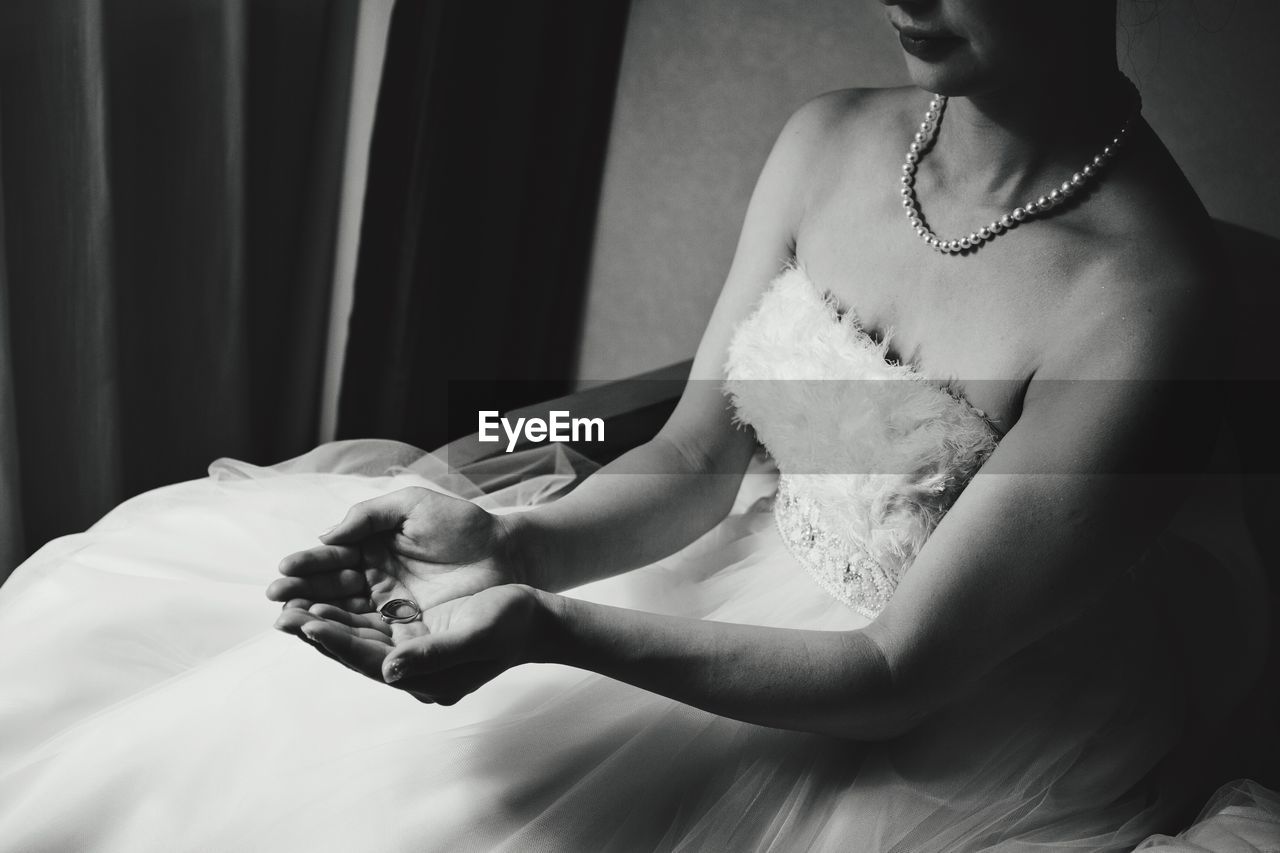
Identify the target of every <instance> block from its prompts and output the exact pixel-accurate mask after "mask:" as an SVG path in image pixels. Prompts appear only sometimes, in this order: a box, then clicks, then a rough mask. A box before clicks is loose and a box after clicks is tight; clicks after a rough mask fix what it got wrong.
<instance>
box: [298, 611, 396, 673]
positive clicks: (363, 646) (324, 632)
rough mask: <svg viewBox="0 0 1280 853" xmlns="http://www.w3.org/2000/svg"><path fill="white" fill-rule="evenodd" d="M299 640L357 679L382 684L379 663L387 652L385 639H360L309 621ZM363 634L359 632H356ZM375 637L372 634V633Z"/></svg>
mask: <svg viewBox="0 0 1280 853" xmlns="http://www.w3.org/2000/svg"><path fill="white" fill-rule="evenodd" d="M301 630H302V636H303V637H305V638H306V639H307V640H309V641H310V642H312V643H314V644H315V645H316V646H318V647H319V648H320V650H321V651H324V652H326V653H328V654H329V655H331V656H333V657H334V658H336V659H337V660H339V661H341V662H342V663H343V664H346V665H347V666H348V667H350V668H351V669H354V670H355V671H356V672H358V673H360V674H361V675H365V676H368V677H369V678H372V679H374V680H375V681H381V680H382V661H383V660H384V659H385V658H386V656H387V650H388V649H389V648H390V645H389V642H388V640H387V638H386V637H383V636H382V635H379V637H380V639H372V638H370V637H367V636H360V635H358V634H357V633H356V630H357V629H352V628H349V627H347V626H345V625H339V624H337V623H335V622H329V621H327V620H324V619H312V620H311V621H309V622H307V623H306V624H305V625H303V626H302V629H301ZM360 630H363V629H360ZM374 633H376V632H374Z"/></svg>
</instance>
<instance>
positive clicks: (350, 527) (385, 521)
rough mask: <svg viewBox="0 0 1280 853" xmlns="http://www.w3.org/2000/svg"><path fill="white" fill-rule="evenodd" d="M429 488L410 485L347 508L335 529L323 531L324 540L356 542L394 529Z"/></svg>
mask: <svg viewBox="0 0 1280 853" xmlns="http://www.w3.org/2000/svg"><path fill="white" fill-rule="evenodd" d="M425 492H426V489H423V488H419V487H409V488H407V489H400V490H399V491H397V492H392V493H390V494H387V495H380V496H378V497H376V498H370V499H369V500H367V501H361V502H360V503H358V504H356V505H355V506H353V507H351V509H349V510H347V515H346V517H345V518H343V519H342V521H340V522H338V524H337V525H336V526H335V527H333V529H331V530H328V531H326V532H324V533H323V534H321V535H320V541H321V542H323V543H325V544H326V545H342V544H353V543H356V542H359V541H360V540H362V539H367V538H368V537H370V536H373V535H374V534H377V533H382V532H384V531H387V530H394V529H396V528H398V527H399V526H400V523H401V522H402V521H404V519H405V517H406V516H407V515H408V514H409V511H410V510H412V509H413V507H414V506H416V505H417V504H418V503H419V502H420V501H421V500H422V496H423V493H425Z"/></svg>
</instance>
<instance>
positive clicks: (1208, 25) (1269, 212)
mask: <svg viewBox="0 0 1280 853" xmlns="http://www.w3.org/2000/svg"><path fill="white" fill-rule="evenodd" d="M1121 4H1122V10H1121V15H1122V20H1123V21H1124V23H1125V25H1126V26H1125V27H1123V28H1122V30H1121V32H1120V37H1119V44H1120V54H1121V57H1122V59H1123V62H1124V67H1125V69H1126V71H1128V72H1129V73H1130V75H1131V76H1132V77H1133V78H1134V80H1135V82H1136V83H1138V85H1139V87H1140V88H1141V90H1142V92H1143V98H1144V104H1145V115H1146V117H1147V119H1148V121H1150V123H1151V124H1152V125H1153V126H1154V127H1155V128H1156V130H1157V131H1158V132H1159V133H1160V134H1161V136H1162V137H1163V138H1164V140H1165V142H1166V144H1168V146H1169V147H1170V149H1171V150H1172V151H1173V154H1174V156H1175V157H1176V158H1177V159H1178V162H1179V163H1180V164H1181V165H1182V167H1183V169H1184V170H1185V171H1186V173H1187V175H1188V177H1189V178H1190V179H1191V182H1192V184H1193V185H1194V186H1195V187H1196V188H1197V190H1198V191H1199V192H1200V195H1201V197H1202V198H1203V199H1204V201H1205V204H1206V206H1207V207H1208V208H1209V211H1210V212H1211V213H1212V214H1213V215H1215V216H1217V217H1220V218H1222V219H1226V220H1228V221H1232V222H1235V223H1238V224H1241V225H1246V226H1248V227H1251V228H1255V229H1258V230H1260V231H1263V232H1265V233H1267V234H1270V235H1272V236H1280V205H1278V204H1276V203H1275V196H1276V193H1277V191H1278V190H1280V181H1278V180H1277V174H1278V173H1280V166H1278V165H1277V163H1276V153H1275V152H1276V151H1277V148H1280V118H1278V117H1277V113H1276V111H1275V109H1274V105H1275V104H1276V103H1277V102H1280V61H1277V55H1276V52H1275V48H1274V44H1273V40H1274V35H1275V33H1277V32H1280V3H1275V2H1274V0H1238V2H1232V0H1164V2H1151V0H1121ZM905 82H907V81H906V76H905V72H904V70H903V65H902V59H901V54H900V49H899V48H898V45H897V42H896V41H895V39H894V38H893V33H892V30H891V29H890V28H889V26H888V24H887V23H886V22H885V16H884V9H883V7H882V6H881V4H880V3H878V2H873V0H633V2H632V8H631V18H630V22H629V29H628V33H627V45H626V50H625V53H624V56H623V67H622V73H621V79H620V81H619V87H618V100H617V105H616V107H615V115H614V124H613V134H612V138H611V141H610V148H609V154H608V162H607V166H606V173H605V180H604V186H603V191H602V198H601V206H600V213H599V221H598V224H597V234H596V244H595V252H594V258H593V261H592V267H591V277H590V285H589V291H588V298H587V309H586V320H585V325H584V336H583V341H582V347H581V353H580V357H579V367H578V378H579V379H581V380H597V379H612V378H618V377H621V376H627V375H631V374H634V373H637V372H640V371H643V370H647V369H651V368H654V367H659V366H662V365H664V364H669V363H671V362H674V361H679V360H681V359H685V358H688V357H689V356H691V355H692V353H693V350H694V348H695V346H696V345H697V341H698V338H699V336H700V335H701V332H702V327H703V325H704V324H705V323H706V319H707V317H708V316H709V314H710V312H711V306H712V304H713V302H714V300H715V298H716V295H717V293H718V292H719V289H720V286H721V284H722V282H723V277H724V274H725V272H726V271H727V270H728V267H729V262H730V260H731V258H732V254H733V249H734V245H735V242H736V240H737V232H738V228H739V226H740V224H741V219H742V216H743V214H744V212H745V210H746V205H747V201H748V198H749V197H750V193H751V189H752V186H753V184H754V181H755V178H756V175H757V173H758V172H759V169H760V167H761V166H762V165H763V163H764V159H765V157H766V156H767V154H768V152H769V147H770V145H771V144H772V142H773V139H774V136H775V135H776V134H777V132H778V130H779V129H780V128H781V126H782V123H783V122H784V121H785V120H786V118H787V116H788V115H790V113H791V111H792V110H794V109H795V107H796V106H797V105H799V104H800V103H801V102H803V101H804V100H806V99H807V98H808V97H810V96H812V95H814V94H817V93H819V92H822V91H826V90H829V89H836V88H843V87H847V86H883V85H898V84H901V83H905Z"/></svg>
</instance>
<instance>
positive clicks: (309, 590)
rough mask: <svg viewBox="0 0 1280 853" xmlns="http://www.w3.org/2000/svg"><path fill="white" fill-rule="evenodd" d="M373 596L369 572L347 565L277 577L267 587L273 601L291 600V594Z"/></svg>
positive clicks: (337, 597)
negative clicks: (295, 575) (299, 575)
mask: <svg viewBox="0 0 1280 853" xmlns="http://www.w3.org/2000/svg"><path fill="white" fill-rule="evenodd" d="M368 597H369V584H368V581H367V580H366V579H365V573H364V572H362V571H359V570H357V569H343V570H341V571H338V572H326V573H324V574H318V575H307V576H306V577H284V578H276V579H275V580H274V581H272V582H271V584H270V585H269V586H268V587H267V598H269V599H271V600H272V601H288V600H289V599H291V598H307V599H310V600H312V601H338V600H341V599H362V598H368Z"/></svg>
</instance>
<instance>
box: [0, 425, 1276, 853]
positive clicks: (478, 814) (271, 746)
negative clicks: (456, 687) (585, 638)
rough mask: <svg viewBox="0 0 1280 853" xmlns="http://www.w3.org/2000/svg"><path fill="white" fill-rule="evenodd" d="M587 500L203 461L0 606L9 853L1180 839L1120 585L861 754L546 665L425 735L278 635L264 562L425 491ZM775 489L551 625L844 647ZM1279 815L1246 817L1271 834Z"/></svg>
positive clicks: (342, 454)
mask: <svg viewBox="0 0 1280 853" xmlns="http://www.w3.org/2000/svg"><path fill="white" fill-rule="evenodd" d="M581 470H582V464H581V460H579V459H573V458H570V457H569V456H568V455H567V454H566V453H564V452H563V451H560V450H544V451H537V452H532V453H526V454H513V455H511V456H504V457H500V458H499V459H497V460H493V461H490V462H486V463H481V464H480V465H478V466H474V467H473V468H471V469H469V470H466V471H463V472H461V473H459V472H451V471H450V470H449V469H448V468H447V467H446V466H445V465H444V464H443V463H442V462H441V461H440V460H439V459H437V458H436V457H434V456H431V455H427V454H422V453H421V452H420V451H417V450H415V449H413V448H410V447H407V446H405V445H399V444H395V443H391V442H348V443H338V444H333V445H326V446H323V447H321V448H318V449H317V450H315V451H313V452H312V453H310V454H307V455H306V456H304V457H300V458H299V459H296V460H292V461H290V462H288V463H284V464H281V465H278V466H275V467H273V468H259V467H255V466H252V465H248V464H245V463H240V462H235V461H231V460H220V461H218V462H217V463H215V464H214V465H213V466H212V468H211V469H210V476H209V477H208V478H207V479H204V480H198V481H193V482H189V483H182V484H178V485H175V486H171V487H167V488H163V489H159V490H156V491H154V492H150V493H147V494H145V495H142V496H139V497H138V498H135V499H133V500H130V501H128V502H126V503H125V504H123V505H121V506H120V507H118V508H117V509H115V510H114V511H112V512H111V513H109V514H108V515H107V516H106V517H104V518H103V519H102V520H101V521H100V522H99V523H98V524H97V525H95V526H94V527H93V528H92V529H90V530H89V531H87V532H86V533H83V534H79V535H75V536H69V537H65V538H63V539H59V540H55V541H54V542H51V543H49V544H48V545H47V546H45V547H44V548H43V549H41V550H40V551H39V552H38V553H37V554H35V555H34V556H33V557H32V558H31V559H30V560H28V561H27V562H26V563H25V564H23V566H21V567H20V568H19V569H18V571H17V572H16V573H15V574H14V575H13V577H12V578H11V579H10V580H9V582H8V583H6V584H5V586H4V587H3V588H0V648H3V649H4V650H5V652H4V655H3V658H0V850H5V851H24V853H25V852H26V851H72V850H74V851H81V850H85V851H88V850H92V851H130V853H134V851H150V850H164V851H187V850H190V851H222V850H227V851H257V850H262V851H268V850H270V851H293V850H298V851H308V853H314V851H328V850H359V851H408V850H413V851H430V850H440V851H467V850H485V851H487V850H512V851H536V850H547V851H579V850H580V851H641V850H661V851H669V850H688V851H701V850H726V851H728V850H732V851H803V850H852V851H880V850H886V851H887V850H895V851H897V850H901V851H927V850H939V851H943V850H945V851H951V850H985V849H996V850H1010V851H1012V850H1042V849H1057V848H1064V847H1066V848H1073V849H1082V850H1128V849H1132V848H1133V847H1134V845H1135V844H1138V843H1139V842H1141V841H1142V840H1143V839H1144V838H1146V837H1147V836H1148V835H1150V834H1151V833H1153V832H1156V831H1158V830H1166V831H1169V830H1171V829H1172V828H1170V827H1168V825H1167V821H1168V820H1169V819H1170V816H1171V814H1172V813H1173V807H1174V804H1173V801H1172V800H1171V799H1170V797H1169V796H1168V794H1167V791H1166V790H1165V788H1164V787H1163V786H1162V785H1161V783H1160V781H1159V778H1160V772H1159V769H1160V766H1161V762H1162V760H1163V759H1164V758H1165V757H1166V756H1167V755H1168V754H1169V752H1170V750H1171V749H1173V748H1174V746H1175V745H1176V743H1177V741H1178V739H1179V736H1180V732H1181V731H1182V730H1183V726H1184V717H1185V713H1186V707H1187V705H1186V697H1185V691H1186V689H1187V685H1186V684H1185V683H1184V679H1183V677H1182V676H1181V675H1180V671H1179V668H1178V665H1177V661H1176V659H1175V658H1174V656H1173V655H1171V654H1170V652H1169V644H1168V641H1167V636H1166V626H1165V625H1164V624H1163V623H1162V621H1161V618H1160V616H1159V614H1158V613H1157V612H1156V611H1155V610H1154V609H1153V608H1150V607H1146V606H1144V605H1143V601H1144V590H1143V584H1142V582H1141V580H1140V579H1137V578H1134V579H1130V580H1128V581H1126V582H1125V583H1124V584H1122V585H1121V587H1122V588H1119V589H1117V590H1114V591H1113V592H1112V593H1111V594H1109V595H1108V596H1107V597H1106V600H1104V601H1101V602H1099V604H1098V606H1097V607H1096V608H1094V610H1093V611H1092V612H1091V614H1090V615H1089V616H1088V617H1086V618H1085V619H1082V620H1080V622H1078V623H1076V624H1074V625H1072V626H1070V627H1069V628H1067V629H1064V630H1063V631H1060V632H1057V633H1055V634H1054V635H1053V636H1052V637H1050V638H1048V639H1046V640H1045V641H1044V642H1041V643H1039V644H1037V645H1036V646H1035V647H1033V648H1032V649H1029V650H1027V651H1026V652H1025V653H1023V654H1022V655H1020V656H1019V657H1018V658H1016V659H1015V660H1012V661H1009V662H1008V663H1007V664H1006V665H1005V666H1003V667H1002V668H1001V669H1000V670H999V671H998V672H995V673H992V674H991V675H990V676H989V677H988V678H987V679H985V680H984V681H983V682H982V683H981V684H979V685H977V686H975V688H974V690H973V691H972V693H971V695H968V696H966V697H965V698H963V699H962V700H960V701H959V702H957V703H956V704H955V705H954V706H952V707H951V708H949V709H948V710H946V711H944V712H942V713H940V714H938V715H937V716H936V717H934V718H933V719H931V720H930V721H929V722H928V723H927V724H925V725H924V726H922V727H919V728H917V729H914V730H913V731H912V732H911V733H909V734H908V735H906V736H904V737H901V738H898V739H896V740H893V741H890V742H886V743H876V744H861V743H855V742H848V741H841V740H837V739H833V738H829V737H822V736H817V735H811V734H805V733H799V732H787V731H779V730H773V729H767V728H763V727H759V726H753V725H748V724H744V723H739V722H736V721H732V720H728V719H725V718H721V717H716V716H714V715H711V714H708V713H705V712H702V711H699V710H696V709H692V708H689V707H687V706H683V705H680V704H678V703H675V702H672V701H670V700H668V699H664V698H662V697H659V696H655V695H653V694H649V693H646V692H644V691H641V690H638V689H635V688H633V687H630V686H628V685H625V684H621V683H619V682H615V681H612V680H609V679H606V678H602V677H599V676H596V675H593V674H588V673H583V672H581V671H577V670H573V669H570V668H566V667H560V666H552V665H539V666H525V667H520V668H517V669H514V670H511V671H509V672H507V673H505V674H504V675H502V676H500V677H499V678H498V679H496V680H495V681H493V682H491V683H490V684H488V685H486V686H485V687H483V688H482V689H481V690H479V691H478V692H477V693H475V694H473V695H472V696H470V697H468V698H466V699H464V700H463V701H462V702H460V703H459V704H457V705H455V706H452V707H438V706H428V705H421V704H419V703H417V702H416V701H414V700H413V699H412V698H410V697H408V696H407V695H404V694H402V693H399V692H397V691H395V690H392V689H390V688H387V687H386V686H384V685H379V684H376V683H373V682H371V681H369V680H366V679H364V678H363V677H361V676H359V675H357V674H355V673H353V672H350V671H348V670H346V669H344V668H342V667H340V666H338V665H337V664H335V663H334V662H333V661H331V660H329V659H327V658H324V657H322V656H321V655H319V654H317V653H316V652H315V651H314V650H313V649H311V648H309V647H307V646H306V645H304V644H303V643H301V642H299V641H297V640H296V639H295V638H293V637H289V636H286V635H282V634H280V633H277V632H275V631H273V630H271V628H270V626H271V624H272V622H273V621H274V619H275V616H276V614H277V612H278V607H279V605H277V604H273V603H272V602H269V601H267V600H266V599H265V598H264V596H263V590H264V588H265V587H266V585H267V584H268V583H269V582H270V580H271V579H272V578H273V577H274V576H275V566H276V564H277V562H278V561H279V559H280V558H281V557H282V556H283V555H285V554H287V553H289V552H292V551H295V550H299V549H302V548H305V547H309V546H310V545H312V544H314V542H315V538H316V535H317V534H318V533H319V532H320V531H322V530H324V529H326V528H327V527H329V526H330V525H331V524H333V523H335V522H336V521H337V520H338V519H340V518H341V517H342V515H343V514H344V513H345V511H346V509H347V507H349V506H350V505H351V504H352V503H354V502H356V501H360V500H363V499H366V498H369V497H372V496H374V495H377V494H381V493H384V492H387V491H390V490H394V489H397V488H400V487H403V486H406V485H427V486H431V487H433V488H437V489H442V490H445V491H450V492H452V493H455V494H459V495H463V496H466V497H470V498H473V499H475V500H477V501H478V502H479V503H481V504H482V505H484V506H486V507H487V508H489V509H492V510H494V511H499V512H509V511H520V510H522V509H525V508H528V507H531V506H535V505H537V504H539V503H542V502H544V501H547V500H552V499H554V498H555V496H556V495H557V494H558V493H560V492H561V491H562V490H563V489H565V488H566V487H567V486H568V485H570V483H571V482H572V481H573V480H574V478H575V476H577V475H578V474H580V473H581ZM775 482H776V472H775V471H773V470H772V469H771V468H770V467H769V465H768V464H767V463H763V462H761V463H757V464H756V465H754V466H753V468H752V471H751V473H749V475H748V476H747V478H746V479H745V481H744V484H743V487H742V490H741V492H740V494H739V496H738V500H737V502H736V504H735V506H734V509H733V512H732V513H731V514H730V516H729V517H728V518H727V519H726V520H725V521H724V522H723V523H721V524H720V525H718V526H717V527H716V528H715V529H713V530H712V531H710V532H709V533H708V534H706V535H705V536H704V537H702V538H701V539H700V540H699V541H697V542H695V543H694V544H692V545H691V546H689V547H688V548H686V549H684V550H683V551H681V552H680V553H679V554H677V555H675V556H673V557H671V558H669V559H667V560H664V561H662V562H661V563H658V564H655V565H653V566H649V567H647V568H644V569H641V570H639V571H636V572H632V573H628V574H627V575H624V576H621V577H618V578H613V579H609V580H606V581H601V582H598V583H595V584H591V585H588V586H585V587H582V588H580V589H578V590H575V591H573V592H572V593H571V594H573V595H576V596H579V597H582V598H586V599H590V600H595V601H600V602H605V603H610V604H616V605H621V606H628V607H636V608H641V609H645V610H651V611H657V612H664V613H674V614H682V615H688V616H696V617H701V618H708V619H717V620H723V621H732V622H743V623H752V624H762V625H777V626H790V627H797V628H810V629H827V630H842V629H849V628H856V627H859V626H860V625H862V624H864V622H865V620H864V619H863V617H861V616H859V615H858V614H856V613H854V612H852V611H850V610H848V609H847V608H845V607H844V606H843V605H841V604H839V603H838V602H836V601H834V600H833V599H831V598H829V597H828V596H827V595H826V593H824V592H823V591H822V590H821V589H820V588H819V587H818V586H816V585H815V584H813V583H812V582H811V581H809V580H808V578H807V577H806V576H805V575H804V574H803V571H802V570H801V569H800V568H799V567H798V566H796V564H795V563H794V562H793V560H792V558H791V557H790V555H789V554H788V552H787V550H786V548H785V546H784V545H783V543H782V542H781V540H780V538H779V536H778V534H777V531H776V529H775V527H774V524H773V520H772V514H771V513H770V512H769V500H770V498H771V495H772V492H773V488H774V485H775ZM1241 790H1244V789H1243V788H1242V789H1241ZM1259 791H1261V794H1259ZM1267 793H1269V792H1266V791H1265V789H1258V790H1250V791H1249V792H1248V793H1247V794H1245V795H1243V796H1245V797H1252V800H1251V802H1252V804H1253V805H1254V806H1256V805H1257V804H1258V803H1259V802H1261V803H1262V807H1261V809H1260V811H1258V812H1257V813H1256V814H1257V815H1259V816H1260V818H1261V819H1262V822H1261V823H1259V824H1258V825H1259V826H1265V827H1269V829H1271V830H1274V829H1275V827H1276V826H1277V825H1280V823H1270V824H1268V823H1267V821H1275V820H1276V819H1277V815H1280V807H1275V804H1274V803H1272V804H1271V807H1268V806H1267V805H1266V801H1265V797H1264V796H1262V794H1267ZM1233 805H1239V803H1238V802H1237V800H1236V799H1231V800H1229V801H1227V802H1226V803H1225V804H1224V805H1222V807H1223V808H1230V807H1232V806H1233ZM1214 814H1215V815H1216V814H1217V812H1215V813H1214ZM1206 817H1213V815H1206ZM1260 837H1263V836H1260ZM1159 843H1168V844H1174V843H1181V842H1174V841H1172V840H1170V839H1164V840H1161V839H1158V838H1157V839H1151V840H1150V841H1149V842H1148V844H1159ZM1150 849H1163V848H1160V847H1158V846H1156V847H1151V848H1150ZM1176 849H1182V848H1176ZM1187 849H1199V848H1187ZM1224 849H1228V848H1224ZM1229 849H1236V848H1229ZM1242 849H1255V848H1249V847H1246V848H1242ZM1256 849H1266V848H1265V847H1264V846H1262V845H1259V846H1258V847H1257V848H1256Z"/></svg>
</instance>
